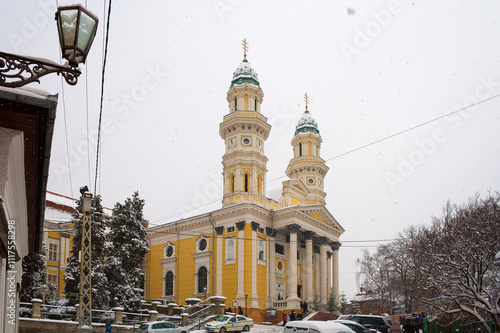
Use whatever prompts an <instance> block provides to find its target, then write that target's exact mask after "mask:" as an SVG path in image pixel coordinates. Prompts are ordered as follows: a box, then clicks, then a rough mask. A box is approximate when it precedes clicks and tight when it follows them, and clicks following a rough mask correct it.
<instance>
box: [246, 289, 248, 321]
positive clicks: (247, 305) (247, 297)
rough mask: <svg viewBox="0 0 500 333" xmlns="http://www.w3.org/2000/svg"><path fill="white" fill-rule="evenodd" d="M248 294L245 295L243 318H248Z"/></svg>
mask: <svg viewBox="0 0 500 333" xmlns="http://www.w3.org/2000/svg"><path fill="white" fill-rule="evenodd" d="M247 300H248V293H245V317H248V303H247Z"/></svg>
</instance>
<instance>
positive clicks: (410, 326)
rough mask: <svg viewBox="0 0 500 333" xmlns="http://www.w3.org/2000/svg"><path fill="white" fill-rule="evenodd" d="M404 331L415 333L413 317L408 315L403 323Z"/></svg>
mask: <svg viewBox="0 0 500 333" xmlns="http://www.w3.org/2000/svg"><path fill="white" fill-rule="evenodd" d="M403 331H404V332H405V333H415V321H414V320H413V318H412V317H407V318H406V319H405V323H404V324H403Z"/></svg>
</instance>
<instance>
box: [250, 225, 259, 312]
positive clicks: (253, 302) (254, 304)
mask: <svg viewBox="0 0 500 333" xmlns="http://www.w3.org/2000/svg"><path fill="white" fill-rule="evenodd" d="M258 228H259V223H257V222H253V221H252V294H251V295H250V307H251V308H258V307H259V296H258V295H257V259H258V251H259V249H258V245H259V244H258V243H257V240H258V239H257V229H258Z"/></svg>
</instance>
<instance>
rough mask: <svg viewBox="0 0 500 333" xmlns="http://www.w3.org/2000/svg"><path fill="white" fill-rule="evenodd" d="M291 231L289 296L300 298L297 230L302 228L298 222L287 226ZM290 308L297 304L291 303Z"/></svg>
mask: <svg viewBox="0 0 500 333" xmlns="http://www.w3.org/2000/svg"><path fill="white" fill-rule="evenodd" d="M287 228H288V230H289V231H290V247H289V249H290V251H289V253H288V290H289V294H288V298H290V299H291V300H298V297H297V232H298V231H299V229H300V225H298V224H290V225H288V226H287ZM288 307H289V308H295V304H294V303H293V304H292V303H289V304H288Z"/></svg>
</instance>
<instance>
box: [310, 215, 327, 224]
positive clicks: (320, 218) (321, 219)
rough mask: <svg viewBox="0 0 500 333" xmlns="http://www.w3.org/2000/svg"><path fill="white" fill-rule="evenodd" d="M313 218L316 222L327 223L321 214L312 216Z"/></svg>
mask: <svg viewBox="0 0 500 333" xmlns="http://www.w3.org/2000/svg"><path fill="white" fill-rule="evenodd" d="M311 217H314V218H315V219H316V220H320V221H321V222H324V223H326V221H325V220H324V219H323V218H322V217H321V215H319V214H312V215H311Z"/></svg>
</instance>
